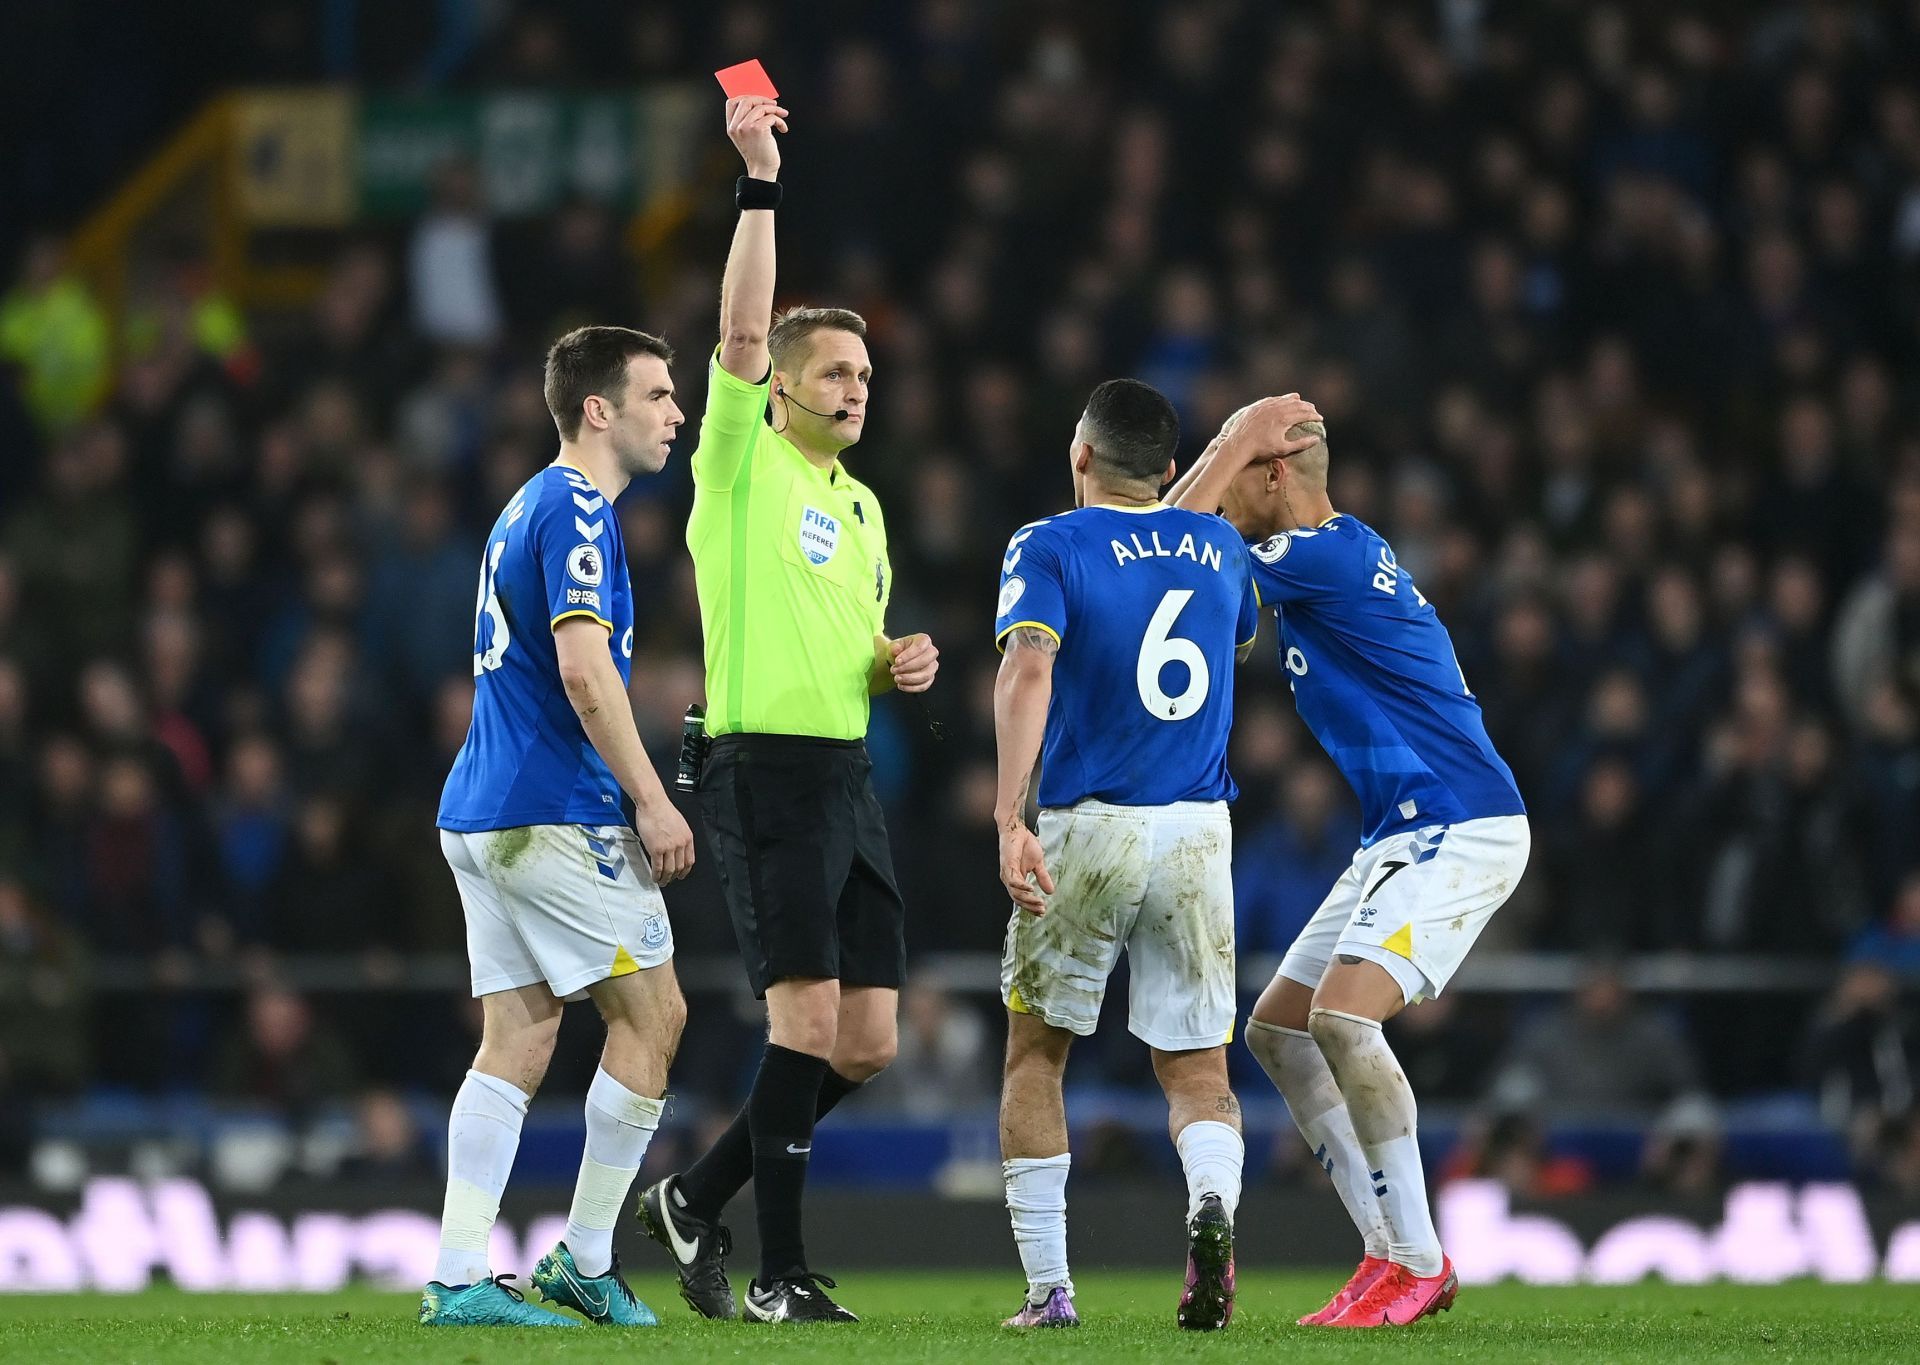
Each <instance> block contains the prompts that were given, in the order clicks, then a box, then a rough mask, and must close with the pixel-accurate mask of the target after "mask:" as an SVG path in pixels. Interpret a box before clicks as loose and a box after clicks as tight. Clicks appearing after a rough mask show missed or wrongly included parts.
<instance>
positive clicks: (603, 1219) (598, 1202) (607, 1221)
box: [566, 1068, 666, 1275]
mask: <svg viewBox="0 0 1920 1365" xmlns="http://www.w3.org/2000/svg"><path fill="white" fill-rule="evenodd" d="M665 1108H666V1101H665V1100H651V1099H648V1098H647V1097H646V1096H645V1095H636V1094H634V1092H633V1091H631V1090H629V1089H627V1088H626V1087H625V1086H624V1085H622V1084H620V1082H618V1081H616V1080H615V1079H614V1078H613V1077H612V1076H609V1075H608V1074H607V1072H606V1071H605V1069H604V1068H603V1069H600V1070H596V1071H595V1072H594V1073H593V1084H592V1085H590V1086H588V1087H587V1150H586V1152H585V1154H584V1155H583V1156H582V1157H581V1159H580V1179H579V1180H578V1181H577V1182H576V1183H575V1185H574V1187H573V1207H572V1208H571V1209H569V1210H568V1211H567V1232H566V1243H567V1250H569V1251H571V1252H572V1253H573V1263H574V1264H575V1265H576V1266H578V1267H579V1268H580V1273H581V1274H582V1275H604V1274H606V1273H607V1272H608V1271H609V1270H611V1269H613V1229H614V1226H615V1225H616V1224H617V1223H619V1221H620V1210H621V1208H622V1206H624V1205H625V1204H626V1202H627V1191H628V1190H630V1189H632V1188H633V1177H634V1176H635V1175H636V1174H637V1173H638V1172H639V1170H640V1163H641V1162H642V1161H644V1160H645V1159H646V1155H647V1144H648V1143H649V1142H651V1141H652V1140H653V1134H654V1130H655V1129H656V1128H658V1127H659V1126H660V1114H661V1111H662V1110H663V1109H665Z"/></svg>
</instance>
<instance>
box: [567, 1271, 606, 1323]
mask: <svg viewBox="0 0 1920 1365" xmlns="http://www.w3.org/2000/svg"><path fill="white" fill-rule="evenodd" d="M560 1274H561V1276H562V1277H563V1278H564V1279H565V1280H566V1282H567V1284H568V1286H569V1287H570V1288H571V1289H572V1290H573V1292H574V1294H575V1295H576V1296H577V1297H578V1298H579V1300H580V1307H581V1310H582V1311H583V1312H585V1313H586V1314H587V1315H588V1316H589V1317H604V1316H605V1315H606V1312H607V1307H608V1305H609V1304H611V1303H612V1302H613V1295H612V1294H602V1295H601V1296H600V1297H599V1298H598V1299H596V1298H594V1296H593V1295H592V1294H590V1293H588V1292H587V1287H586V1285H584V1284H582V1283H581V1282H580V1277H579V1276H578V1275H575V1274H574V1273H573V1272H572V1271H571V1270H569V1269H567V1267H566V1266H564V1265H563V1266H561V1267H560Z"/></svg>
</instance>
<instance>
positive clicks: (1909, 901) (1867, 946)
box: [1847, 869, 1920, 983]
mask: <svg viewBox="0 0 1920 1365" xmlns="http://www.w3.org/2000/svg"><path fill="white" fill-rule="evenodd" d="M1847 959H1848V961H1850V962H1856V963H1872V964H1873V965H1875V966H1877V967H1882V968H1885V969H1886V970H1887V971H1888V972H1889V973H1891V974H1892V975H1893V976H1895V977H1897V978H1903V979H1905V980H1906V981H1908V982H1909V983H1913V982H1920V869H1917V870H1915V871H1913V872H1910V873H1908V874H1907V877H1906V880H1904V881H1903V882H1901V883H1900V890H1899V891H1898V893H1897V894H1896V895H1895V896H1894V899H1893V904H1892V906H1891V907H1889V908H1888V910H1887V914H1886V917H1885V918H1884V919H1881V920H1878V921H1876V922H1875V923H1873V924H1872V925H1870V926H1869V927H1868V928H1866V929H1865V930H1863V931H1862V932H1861V934H1860V936H1859V937H1858V938H1856V939H1855V940H1854V941H1853V944H1852V946H1850V947H1849V948H1848V949H1847Z"/></svg>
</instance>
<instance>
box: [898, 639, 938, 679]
mask: <svg viewBox="0 0 1920 1365" xmlns="http://www.w3.org/2000/svg"><path fill="white" fill-rule="evenodd" d="M892 669H893V685H894V686H895V687H897V688H899V689H900V690H901V691H902V692H924V691H926V690H927V689H928V688H929V687H932V686H933V678H934V675H935V674H936V673H938V672H939V671H940V651H939V649H938V648H937V647H936V646H935V645H934V643H933V638H932V637H931V636H929V635H925V634H920V635H906V636H902V637H901V638H900V639H898V640H895V641H894V642H893V663H892Z"/></svg>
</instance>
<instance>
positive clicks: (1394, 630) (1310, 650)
mask: <svg viewBox="0 0 1920 1365" xmlns="http://www.w3.org/2000/svg"><path fill="white" fill-rule="evenodd" d="M1252 551H1253V582H1254V587H1255V588H1257V589H1258V590H1259V593H1260V601H1261V605H1263V606H1272V607H1276V608H1277V609H1278V611H1279V615H1280V662H1281V663H1282V664H1283V665H1284V666H1285V668H1286V670H1287V673H1288V675H1289V677H1290V679H1291V682H1292V686H1293V696H1294V703H1295V705H1296V706H1297V707H1298V708H1299V711H1300V718H1301V719H1302V720H1304V721H1305V722H1306V723H1307V728H1308V729H1310V730H1312V731H1313V736H1314V738H1315V739H1317V740H1319V741H1320V745H1321V747H1322V748H1324V749H1325V750H1326V751H1327V756H1328V757H1330V758H1331V759H1332V760H1333V761H1334V764H1335V765H1336V766H1337V767H1338V768H1339V769H1340V771H1341V773H1342V774H1343V775H1344V776H1345V777H1346V779H1347V781H1348V782H1349V783H1351V784H1352V786H1353V790H1354V792H1355V794H1356V795H1358V796H1359V798H1360V808H1361V828H1362V835H1361V839H1360V845H1361V847H1362V848H1364V847H1366V846H1367V845H1369V844H1372V843H1374V842H1375V841H1376V840H1379V839H1384V838H1386V837H1387V836H1388V835H1390V834H1397V833H1399V832H1401V831H1403V830H1408V829H1416V828H1420V827H1422V826H1426V825H1443V824H1452V823H1455V822H1457V821H1461V820H1476V819H1480V818H1482V817H1485V816H1492V815H1523V814H1525V813H1526V807H1525V806H1524V805H1522V804H1521V801H1520V792H1519V789H1518V788H1517V787H1515V786H1514V784H1513V774H1512V773H1511V772H1510V771H1509V770H1508V769H1507V765H1506V763H1505V762H1503V761H1502V760H1501V757H1500V755H1499V754H1497V753H1495V752H1494V750H1493V743H1492V741H1490V740H1489V739H1488V738H1487V727H1486V724H1485V723H1484V722H1483V721H1482V720H1481V717H1480V703H1479V702H1478V701H1476V700H1475V699H1474V695H1473V693H1472V692H1471V691H1469V690H1468V688H1467V681H1466V679H1465V677H1463V676H1462V675H1461V672H1460V664H1459V661H1458V660H1457V659H1456V658H1455V657H1454V653H1453V641H1452V639H1451V638H1449V637H1448V635H1447V628H1446V627H1445V626H1443V625H1441V624H1440V617H1439V615H1438V614H1437V613H1436V612H1435V611H1434V609H1433V608H1432V607H1431V606H1429V605H1428V604H1427V599H1426V598H1424V597H1422V596H1421V595H1420V590H1419V589H1418V588H1416V587H1414V586H1413V578H1412V576H1411V575H1409V574H1408V573H1407V571H1406V570H1405V569H1402V568H1401V567H1400V565H1399V563H1398V562H1397V561H1396V560H1395V559H1394V557H1393V550H1392V548H1391V547H1390V546H1389V545H1388V544H1387V542H1386V541H1385V540H1383V539H1381V537H1380V535H1379V533H1378V532H1376V531H1375V530H1374V529H1373V528H1372V527H1370V526H1368V525H1366V524H1365V523H1364V522H1361V521H1357V520H1355V519H1354V518H1353V517H1349V516H1336V517H1333V518H1331V519H1329V520H1328V521H1327V522H1325V523H1324V524H1323V525H1321V526H1320V527H1319V528H1318V529H1317V530H1311V531H1309V530H1304V529H1303V530H1299V531H1285V532H1282V533H1281V534H1279V535H1277V536H1274V537H1273V538H1272V539H1270V540H1266V541H1262V542H1261V543H1260V544H1258V545H1255V546H1253V547H1252Z"/></svg>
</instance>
